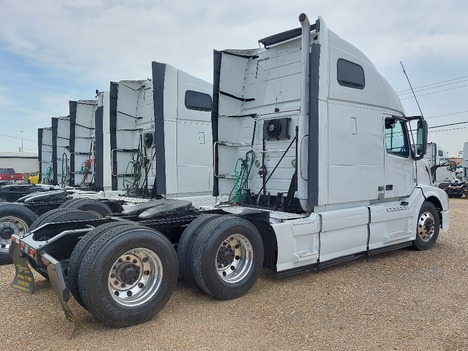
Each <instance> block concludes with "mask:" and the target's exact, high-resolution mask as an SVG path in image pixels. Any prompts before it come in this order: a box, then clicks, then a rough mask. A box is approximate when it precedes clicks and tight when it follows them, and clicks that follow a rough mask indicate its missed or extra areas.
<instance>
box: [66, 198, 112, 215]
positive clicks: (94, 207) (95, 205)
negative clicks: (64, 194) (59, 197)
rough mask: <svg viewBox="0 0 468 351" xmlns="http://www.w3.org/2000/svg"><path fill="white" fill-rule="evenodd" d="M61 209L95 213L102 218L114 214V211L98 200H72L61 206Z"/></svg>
mask: <svg viewBox="0 0 468 351" xmlns="http://www.w3.org/2000/svg"><path fill="white" fill-rule="evenodd" d="M60 208H75V209H78V210H82V211H86V212H91V213H95V214H97V215H98V216H99V217H100V218H104V217H106V216H108V215H110V214H112V209H111V208H110V207H109V206H108V205H107V204H105V203H104V202H101V201H99V200H96V199H71V200H68V201H66V202H64V203H63V204H62V205H60Z"/></svg>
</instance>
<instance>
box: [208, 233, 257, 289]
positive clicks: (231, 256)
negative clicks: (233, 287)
mask: <svg viewBox="0 0 468 351" xmlns="http://www.w3.org/2000/svg"><path fill="white" fill-rule="evenodd" d="M253 257H254V252H253V248H252V244H251V243H250V241H249V240H248V239H247V238H246V237H245V236H243V235H242V234H234V235H231V236H229V237H228V238H226V239H224V241H223V242H222V244H221V245H220V246H219V248H218V252H217V254H216V260H215V265H216V268H217V272H218V275H219V277H220V278H221V279H222V280H223V281H225V282H226V283H230V284H233V283H237V282H239V281H241V280H242V279H244V278H245V277H246V276H247V275H248V274H249V272H250V269H251V268H252V265H253Z"/></svg>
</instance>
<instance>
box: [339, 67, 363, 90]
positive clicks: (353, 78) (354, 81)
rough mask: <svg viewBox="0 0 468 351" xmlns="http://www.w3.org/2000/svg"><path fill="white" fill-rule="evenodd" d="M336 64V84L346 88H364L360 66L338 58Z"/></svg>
mask: <svg viewBox="0 0 468 351" xmlns="http://www.w3.org/2000/svg"><path fill="white" fill-rule="evenodd" d="M336 66H337V75H336V76H337V79H338V84H340V85H342V86H344V87H347V88H353V89H360V90H362V89H364V87H365V86H366V79H365V76H364V68H362V66H360V65H358V64H356V63H354V62H351V61H348V60H345V59H338V62H337V64H336Z"/></svg>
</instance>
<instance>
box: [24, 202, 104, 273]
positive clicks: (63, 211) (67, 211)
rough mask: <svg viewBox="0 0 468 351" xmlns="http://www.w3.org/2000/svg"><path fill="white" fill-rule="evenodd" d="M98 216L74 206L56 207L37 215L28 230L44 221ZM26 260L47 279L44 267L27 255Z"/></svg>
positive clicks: (76, 219) (73, 219)
mask: <svg viewBox="0 0 468 351" xmlns="http://www.w3.org/2000/svg"><path fill="white" fill-rule="evenodd" d="M97 218H98V217H97V216H96V215H95V214H93V213H90V212H85V211H81V210H76V209H74V208H57V209H55V210H51V211H48V212H46V213H44V214H43V215H41V216H39V217H38V218H37V219H36V220H35V221H34V222H33V223H32V224H31V226H30V227H29V230H30V231H31V230H33V229H36V228H38V227H40V226H41V225H43V224H46V223H55V222H67V221H79V220H89V219H97ZM28 262H29V264H30V265H31V267H32V268H33V269H34V270H35V271H36V272H38V273H39V274H40V275H42V276H43V277H44V278H46V279H49V275H48V273H47V269H45V267H41V266H38V265H37V263H36V262H35V261H34V260H33V259H32V258H30V257H28Z"/></svg>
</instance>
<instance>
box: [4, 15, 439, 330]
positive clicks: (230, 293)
mask: <svg viewBox="0 0 468 351" xmlns="http://www.w3.org/2000/svg"><path fill="white" fill-rule="evenodd" d="M299 20H300V22H301V28H298V29H293V30H290V31H288V32H284V33H280V34H276V35H273V36H271V37H268V38H264V39H261V40H260V43H261V44H263V47H260V48H255V49H251V50H223V51H215V53H214V82H213V95H212V96H213V111H212V131H213V157H214V164H213V167H214V170H213V174H214V180H213V193H214V196H216V197H217V198H218V199H219V200H224V202H222V203H220V204H218V205H216V206H211V207H204V208H193V207H191V206H190V203H187V202H186V201H180V200H172V201H169V200H164V199H163V200H157V201H155V202H154V203H153V204H154V206H152V207H151V208H148V207H145V208H144V210H143V211H141V212H138V206H136V207H135V208H134V209H132V210H129V211H127V212H125V211H124V213H122V215H121V216H120V217H118V218H116V217H112V218H111V217H108V218H105V219H101V220H95V221H92V220H88V219H87V218H85V220H82V221H71V222H68V223H52V224H47V222H48V221H49V220H50V221H51V220H52V219H53V220H54V221H59V220H60V219H61V216H62V215H64V213H57V212H56V213H50V214H47V215H46V216H45V217H43V218H42V219H41V221H40V223H38V224H37V225H36V226H35V229H34V230H33V231H31V232H30V233H28V234H27V235H24V236H19V235H13V236H12V245H11V253H12V258H13V261H14V262H15V264H16V267H17V271H18V272H19V273H18V274H17V275H16V277H15V280H14V282H13V283H12V286H13V287H15V288H17V289H19V290H32V288H33V283H32V282H31V279H32V274H31V272H30V271H29V268H28V266H27V265H26V263H25V262H24V258H22V257H27V259H28V260H29V262H32V263H33V266H34V267H35V268H36V269H41V270H40V271H41V272H42V273H43V274H46V275H47V276H48V278H49V279H50V281H51V283H52V286H53V288H54V290H55V292H56V293H57V296H58V297H59V299H60V301H61V304H62V307H63V309H64V311H65V314H66V316H67V318H68V319H69V320H72V321H74V317H73V314H72V312H71V310H70V308H69V307H68V303H67V301H68V300H69V299H70V296H71V295H73V297H74V298H75V299H77V301H78V302H79V303H80V304H81V305H82V306H84V307H85V308H86V309H87V310H88V311H90V312H91V313H92V314H93V315H94V316H95V317H96V318H97V319H99V320H100V321H102V322H104V323H106V324H109V325H111V326H117V327H122V326H129V325H134V324H138V323H142V322H145V321H147V320H149V319H150V318H152V317H153V316H154V315H155V314H157V313H158V311H160V310H161V309H162V308H163V306H164V305H165V304H166V302H167V301H168V300H169V298H170V296H171V294H172V292H173V291H174V289H175V286H176V283H177V279H178V273H179V274H180V275H181V277H182V278H183V279H184V280H186V281H187V282H188V284H189V285H191V286H193V287H196V288H199V289H201V290H202V291H204V292H206V293H208V294H210V295H211V296H213V297H215V298H218V299H233V298H237V297H240V296H243V295H244V294H246V293H247V292H248V291H249V290H250V289H251V287H252V286H253V285H254V284H255V282H256V280H257V278H258V276H259V274H260V272H261V269H262V267H265V268H269V269H272V270H273V271H275V272H276V273H277V275H278V276H286V275H289V274H292V273H297V272H303V271H313V270H317V269H319V268H322V267H327V266H330V265H333V264H337V263H340V262H344V261H348V260H352V259H355V258H357V257H361V256H366V255H373V254H378V253H381V252H384V251H389V250H395V249H399V248H403V247H409V246H412V247H413V248H414V249H417V250H427V249H430V248H431V247H433V245H434V244H435V243H436V240H437V238H438V234H439V229H440V228H442V229H447V228H448V197H447V194H446V193H445V192H443V191H442V190H441V189H438V188H436V187H433V186H431V184H430V183H431V181H430V172H429V171H428V169H427V167H426V165H427V164H426V163H425V162H424V161H422V158H423V157H424V154H425V153H426V149H427V123H426V122H425V121H424V119H423V118H422V117H420V116H419V117H408V116H406V115H405V114H404V113H403V109H402V106H401V103H400V101H399V99H398V96H397V95H396V94H395V92H394V90H393V89H392V88H391V87H390V86H389V84H388V83H387V82H386V81H385V79H384V78H383V77H382V76H381V75H380V74H379V73H378V72H377V71H376V69H375V67H374V66H373V65H372V63H371V62H370V61H369V60H368V59H367V58H366V56H365V55H364V54H363V53H361V52H360V51H359V50H358V49H356V48H355V47H354V46H352V45H351V44H349V43H348V42H346V41H344V40H343V39H341V38H340V37H339V36H337V35H336V34H335V33H333V32H332V31H330V30H328V29H327V26H326V24H325V22H324V21H323V20H322V19H321V18H320V17H319V18H318V19H317V21H316V22H315V23H314V24H312V25H310V23H309V20H308V19H307V17H306V16H305V15H304V14H301V15H300V17H299ZM153 84H155V80H153ZM111 95H112V93H111ZM155 122H156V125H155V128H156V130H157V127H158V125H157V123H160V122H161V119H158V118H155ZM163 130H164V131H165V136H168V133H166V131H167V129H166V126H165V128H164V129H163ZM413 132H414V133H413ZM412 135H415V136H416V140H413V139H412ZM155 139H156V140H157V139H158V137H157V136H156V137H155ZM167 139H169V138H168V137H167V138H165V139H164V140H167ZM158 145H159V144H156V149H158ZM164 146H165V145H164ZM184 152H189V151H184ZM164 155H165V159H167V158H168V155H172V154H171V153H169V149H168V148H165V154H164ZM190 155H192V154H190ZM184 157H186V155H184ZM156 167H157V168H158V167H159V164H157V165H156ZM174 174H177V173H174ZM343 174H345V175H346V177H343ZM194 175H195V173H194ZM197 177H198V175H197ZM157 185H158V187H157V189H158V190H159V189H160V188H159V183H158V179H157ZM166 185H167V183H166ZM145 206H147V205H145ZM75 215H76V217H75V219H78V218H80V215H79V214H75ZM47 216H49V217H47ZM135 222H137V223H135ZM42 224H44V225H43V226H39V225H42ZM173 246H176V247H177V252H176V251H174V247H173ZM59 248H60V250H59ZM177 267H179V269H177ZM23 308H24V306H23Z"/></svg>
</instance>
